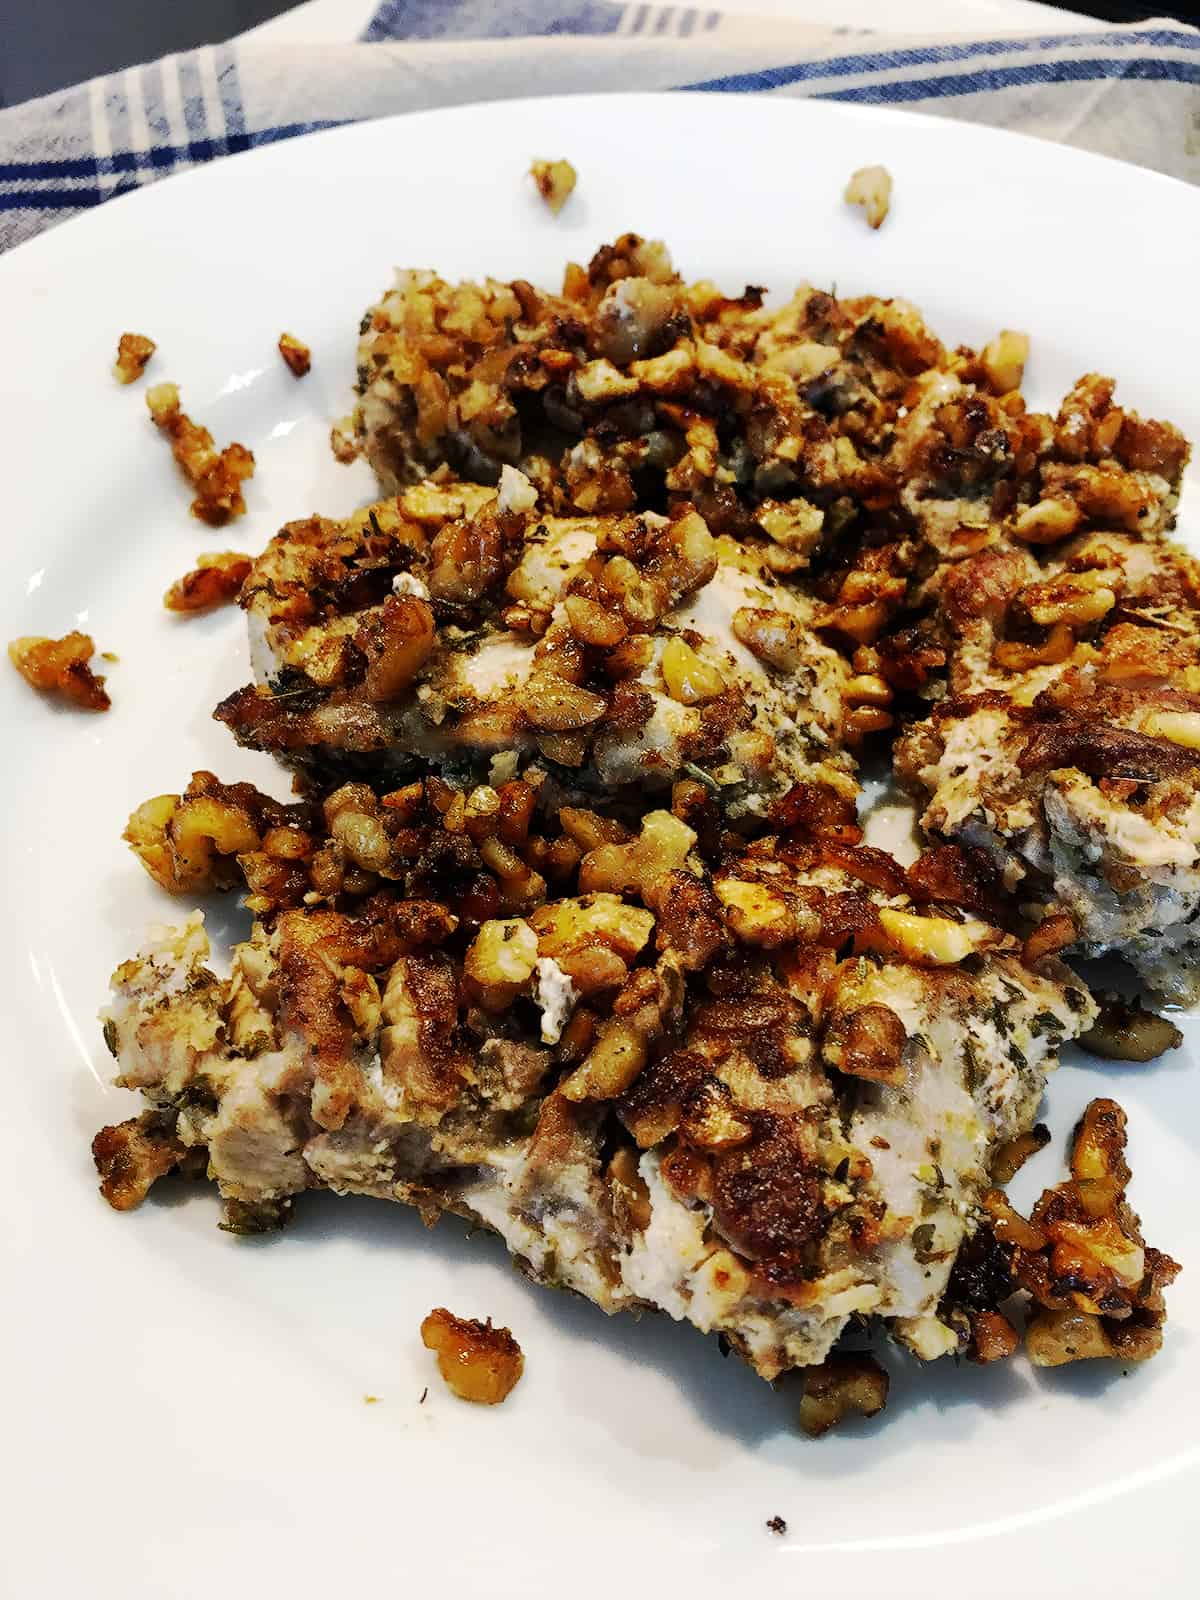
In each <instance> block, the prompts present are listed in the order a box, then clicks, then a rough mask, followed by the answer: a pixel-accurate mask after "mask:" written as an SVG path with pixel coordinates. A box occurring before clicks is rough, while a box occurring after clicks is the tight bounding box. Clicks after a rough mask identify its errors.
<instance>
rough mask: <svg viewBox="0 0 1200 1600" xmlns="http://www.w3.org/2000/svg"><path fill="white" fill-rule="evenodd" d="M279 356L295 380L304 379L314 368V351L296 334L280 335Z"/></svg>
mask: <svg viewBox="0 0 1200 1600" xmlns="http://www.w3.org/2000/svg"><path fill="white" fill-rule="evenodd" d="M279 354H280V355H281V356H282V357H283V359H284V362H285V364H286V366H287V368H288V370H289V371H290V372H291V374H292V376H293V377H294V378H303V377H304V375H305V373H307V372H308V371H309V369H310V368H311V366H312V351H311V350H310V349H309V348H308V346H307V345H306V344H304V343H303V342H302V341H301V340H299V339H297V337H296V335H295V334H294V333H281V334H280V335H279Z"/></svg>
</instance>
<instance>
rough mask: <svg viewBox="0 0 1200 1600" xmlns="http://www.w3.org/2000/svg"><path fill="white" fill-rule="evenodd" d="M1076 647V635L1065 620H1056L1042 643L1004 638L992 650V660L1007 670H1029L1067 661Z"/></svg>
mask: <svg viewBox="0 0 1200 1600" xmlns="http://www.w3.org/2000/svg"><path fill="white" fill-rule="evenodd" d="M1074 648H1075V635H1074V634H1073V633H1072V632H1071V630H1070V628H1069V627H1068V626H1067V624H1066V623H1065V622H1056V623H1055V624H1054V626H1053V627H1052V628H1051V629H1050V631H1049V633H1048V634H1047V635H1046V637H1045V640H1044V641H1043V642H1042V643H1041V644H1022V643H1021V642H1020V641H1019V640H1016V639H1004V640H1002V641H1001V642H1000V643H999V644H998V645H997V646H996V648H995V649H994V650H993V651H992V660H993V661H994V662H995V663H996V665H997V666H998V667H1003V668H1004V670H1005V671H1006V672H1028V671H1029V669H1030V668H1031V667H1043V666H1052V665H1054V664H1056V663H1057V662H1059V661H1065V660H1066V659H1067V657H1068V656H1069V655H1070V654H1071V651H1072V650H1073V649H1074Z"/></svg>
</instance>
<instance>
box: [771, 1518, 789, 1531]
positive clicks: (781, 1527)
mask: <svg viewBox="0 0 1200 1600" xmlns="http://www.w3.org/2000/svg"><path fill="white" fill-rule="evenodd" d="M767 1527H768V1528H769V1529H770V1530H771V1532H772V1533H778V1534H780V1535H782V1534H785V1533H786V1532H787V1523H786V1522H785V1521H784V1520H783V1518H782V1517H768V1518H767Z"/></svg>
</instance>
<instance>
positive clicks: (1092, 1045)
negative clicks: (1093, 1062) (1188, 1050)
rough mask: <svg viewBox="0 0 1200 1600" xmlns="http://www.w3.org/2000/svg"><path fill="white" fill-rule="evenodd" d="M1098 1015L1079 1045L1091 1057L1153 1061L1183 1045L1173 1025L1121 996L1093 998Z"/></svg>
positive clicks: (1181, 1038)
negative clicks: (1098, 1011) (1098, 1010)
mask: <svg viewBox="0 0 1200 1600" xmlns="http://www.w3.org/2000/svg"><path fill="white" fill-rule="evenodd" d="M1096 998H1097V999H1098V1000H1099V1002H1100V1015H1099V1016H1098V1017H1097V1018H1096V1021H1095V1022H1094V1023H1093V1025H1092V1026H1091V1027H1090V1028H1089V1029H1088V1031H1087V1032H1086V1033H1083V1034H1080V1036H1079V1042H1080V1044H1081V1045H1082V1046H1083V1048H1084V1049H1085V1050H1087V1051H1089V1052H1090V1053H1091V1054H1092V1055H1094V1056H1103V1057H1104V1058H1105V1059H1106V1060H1108V1061H1156V1060H1157V1059H1158V1057H1159V1056H1161V1055H1162V1054H1164V1052H1165V1051H1167V1050H1175V1049H1178V1047H1179V1046H1180V1045H1181V1044H1182V1043H1183V1034H1182V1033H1180V1031H1179V1029H1178V1028H1177V1027H1176V1026H1175V1024H1174V1023H1173V1022H1168V1021H1167V1019H1166V1017H1160V1016H1159V1015H1158V1013H1157V1012H1156V1011H1147V1010H1146V1008H1145V1007H1144V1006H1143V1005H1142V1003H1141V1001H1140V1000H1137V999H1134V1000H1126V999H1125V998H1124V996H1123V995H1119V994H1113V993H1105V994H1101V995H1097V997H1096Z"/></svg>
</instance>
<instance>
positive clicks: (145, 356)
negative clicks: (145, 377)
mask: <svg viewBox="0 0 1200 1600" xmlns="http://www.w3.org/2000/svg"><path fill="white" fill-rule="evenodd" d="M157 348H158V346H157V345H156V344H155V342H154V340H153V339H147V337H146V335H145V334H144V333H123V334H122V335H121V337H120V339H119V340H118V341H117V361H116V365H115V366H114V367H113V377H114V378H116V380H117V382H118V383H136V382H137V380H138V379H139V378H140V377H141V375H142V373H143V372H145V370H146V363H147V362H148V361H149V360H150V357H151V356H152V355H153V354H154V352H155V350H157Z"/></svg>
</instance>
